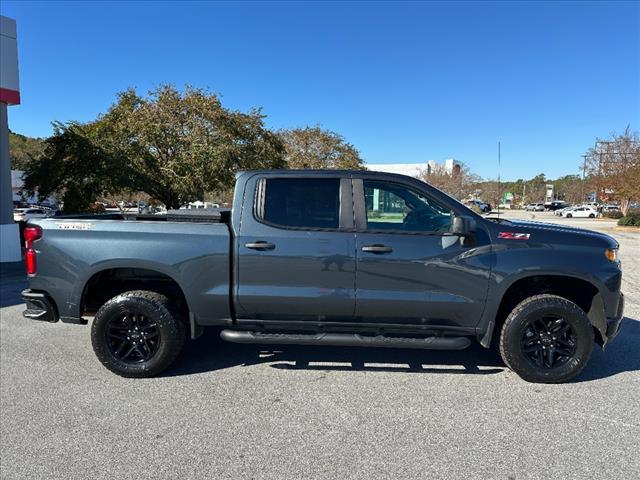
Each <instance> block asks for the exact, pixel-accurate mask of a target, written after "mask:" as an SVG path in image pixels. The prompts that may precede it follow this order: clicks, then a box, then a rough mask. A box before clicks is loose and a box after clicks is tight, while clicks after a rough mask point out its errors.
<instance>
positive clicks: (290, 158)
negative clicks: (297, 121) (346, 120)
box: [278, 126, 365, 170]
mask: <svg viewBox="0 0 640 480" xmlns="http://www.w3.org/2000/svg"><path fill="white" fill-rule="evenodd" d="M278 136H279V137H280V139H281V140H282V143H283V144H284V147H285V151H286V161H287V166H288V167H289V168H317V169H325V168H342V169H354V170H362V169H364V168H365V167H364V161H363V160H362V157H360V152H358V150H357V149H356V148H355V147H354V146H353V145H351V144H350V143H348V142H346V141H345V139H344V138H343V137H342V136H341V135H339V134H337V133H335V132H331V131H329V130H323V129H321V128H320V127H317V126H316V127H305V128H294V129H291V130H280V131H279V132H278Z"/></svg>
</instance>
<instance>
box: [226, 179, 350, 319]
mask: <svg viewBox="0 0 640 480" xmlns="http://www.w3.org/2000/svg"><path fill="white" fill-rule="evenodd" d="M247 199H253V202H252V201H251V200H248V201H247ZM252 203H253V208H252ZM236 252H237V256H236V258H237V259H238V260H237V270H236V271H237V278H236V288H237V298H238V302H237V304H236V310H237V312H236V315H237V317H238V318H240V319H256V320H275V321H281V320H288V321H301V320H302V321H316V322H317V321H326V322H329V321H350V320H353V315H354V310H355V253H354V252H355V233H354V232H353V205H352V198H351V179H350V178H339V177H336V176H333V177H331V176H324V175H322V176H321V175H314V176H313V177H309V176H307V177H306V178H305V177H304V176H301V175H299V174H267V175H262V176H257V177H253V178H252V179H251V180H249V182H248V183H247V190H246V191H245V202H244V209H243V212H242V217H241V224H240V227H239V235H238V237H237V238H236Z"/></svg>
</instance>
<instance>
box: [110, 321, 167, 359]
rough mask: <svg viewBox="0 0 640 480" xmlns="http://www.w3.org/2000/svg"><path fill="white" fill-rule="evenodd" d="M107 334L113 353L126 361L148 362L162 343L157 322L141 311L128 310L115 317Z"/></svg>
mask: <svg viewBox="0 0 640 480" xmlns="http://www.w3.org/2000/svg"><path fill="white" fill-rule="evenodd" d="M105 335H106V336H107V338H106V341H107V345H108V346H109V351H110V352H111V354H112V355H113V356H114V357H115V358H117V359H118V360H120V361H121V362H124V363H140V362H147V361H149V360H151V358H152V357H153V356H154V355H155V354H156V352H157V351H158V347H159V345H160V331H159V329H158V324H157V322H155V321H154V320H151V319H149V318H147V317H145V316H144V315H143V314H141V313H131V312H127V313H125V314H123V315H122V316H120V317H113V318H112V319H111V320H110V321H109V324H108V327H107V329H106V330H105Z"/></svg>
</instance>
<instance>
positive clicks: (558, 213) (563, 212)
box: [553, 205, 576, 217]
mask: <svg viewBox="0 0 640 480" xmlns="http://www.w3.org/2000/svg"><path fill="white" fill-rule="evenodd" d="M574 208H576V207H575V205H569V206H568V207H564V208H561V209H560V210H556V211H555V212H553V214H554V215H558V216H560V217H562V216H564V214H565V213H567V212H568V211H569V210H573V209H574Z"/></svg>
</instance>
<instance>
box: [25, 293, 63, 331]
mask: <svg viewBox="0 0 640 480" xmlns="http://www.w3.org/2000/svg"><path fill="white" fill-rule="evenodd" d="M22 300H24V303H26V304H27V309H26V310H25V311H24V312H22V315H23V316H24V317H26V318H30V319H32V320H41V321H43V322H52V323H54V322H57V321H58V320H59V316H58V309H57V308H56V305H55V303H54V302H53V300H52V299H51V298H50V297H49V296H48V295H47V294H46V293H44V292H37V291H33V290H31V289H29V288H28V289H26V290H23V291H22Z"/></svg>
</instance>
